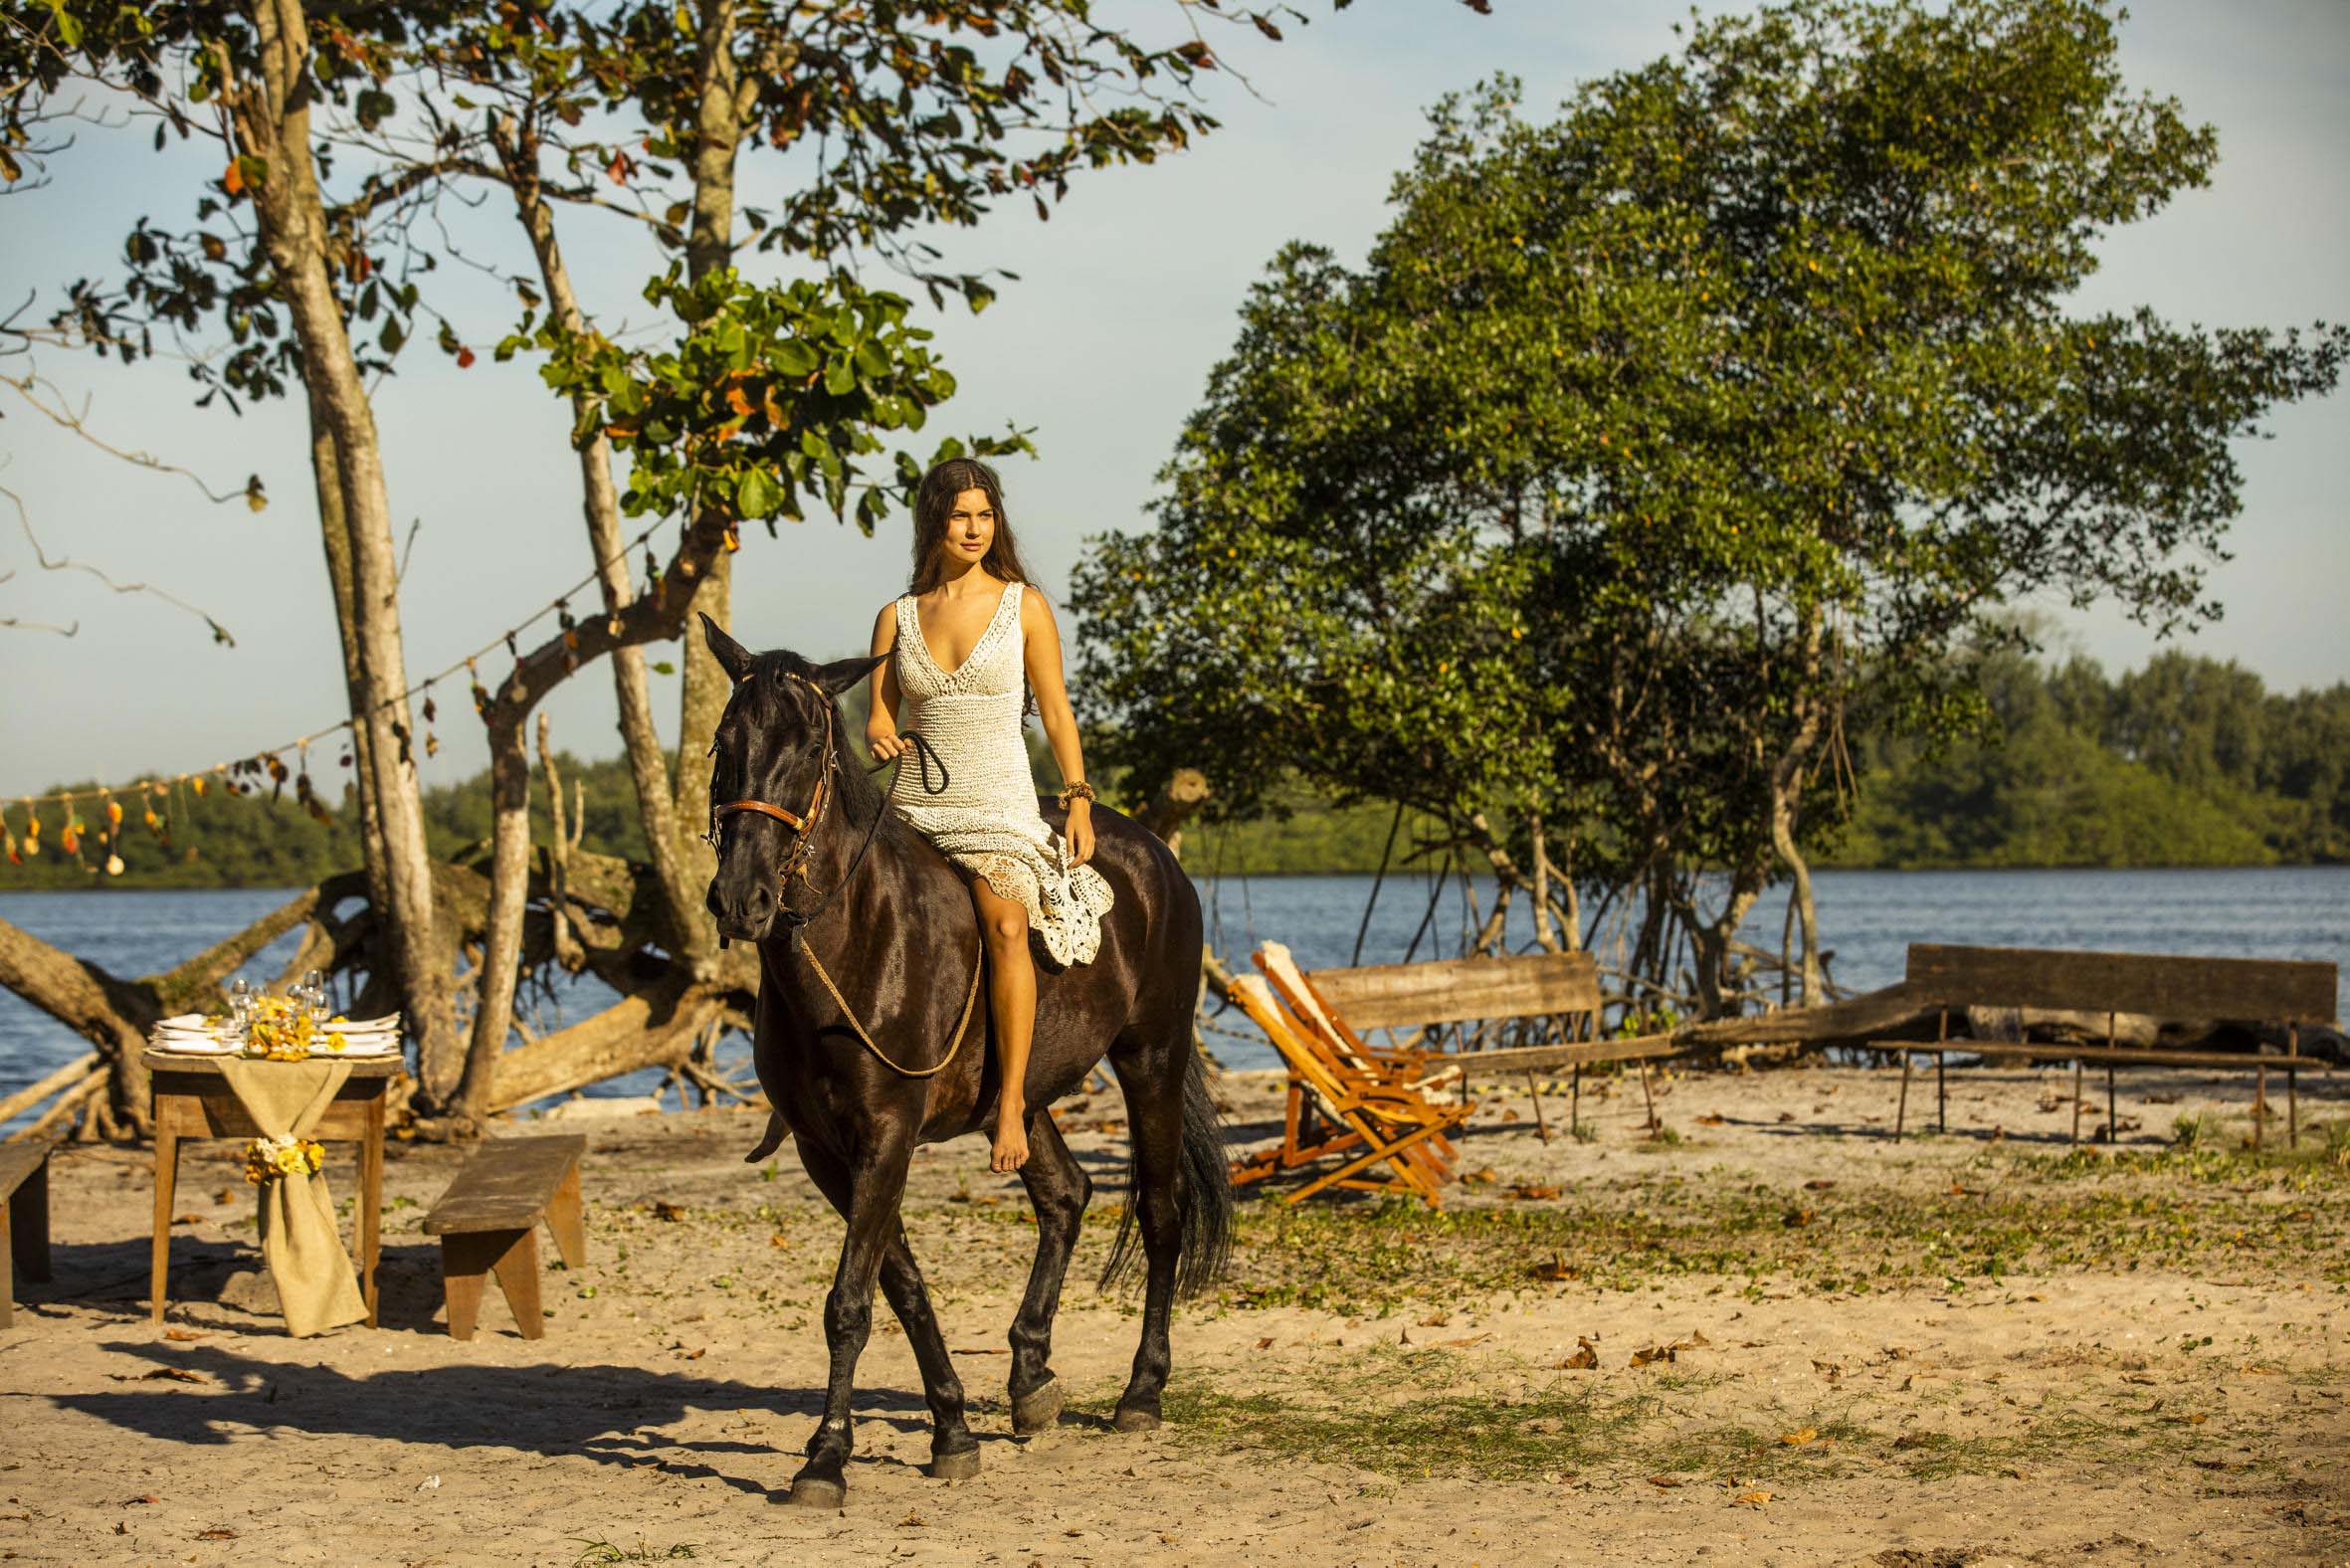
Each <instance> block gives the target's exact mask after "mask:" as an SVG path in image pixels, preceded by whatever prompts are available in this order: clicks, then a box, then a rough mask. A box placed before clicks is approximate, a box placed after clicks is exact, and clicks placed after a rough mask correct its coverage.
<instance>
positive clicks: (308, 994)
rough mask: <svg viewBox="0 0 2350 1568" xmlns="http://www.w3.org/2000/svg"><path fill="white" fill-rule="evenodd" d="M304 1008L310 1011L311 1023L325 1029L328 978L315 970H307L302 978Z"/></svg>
mask: <svg viewBox="0 0 2350 1568" xmlns="http://www.w3.org/2000/svg"><path fill="white" fill-rule="evenodd" d="M301 992H302V1006H304V1007H306V1008H307V1009H309V1014H310V1022H311V1023H312V1024H315V1025H317V1026H318V1027H319V1028H321V1029H323V1028H324V1027H325V1025H326V1016H327V1014H326V976H325V975H324V974H322V973H321V972H319V971H318V970H315V969H305V970H303V971H302V977H301Z"/></svg>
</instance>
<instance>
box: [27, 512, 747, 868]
mask: <svg viewBox="0 0 2350 1568" xmlns="http://www.w3.org/2000/svg"><path fill="white" fill-rule="evenodd" d="M668 520H669V519H666V518H665V519H662V520H661V521H657V522H655V523H654V524H653V525H652V526H650V527H648V528H646V529H645V530H644V531H643V532H641V533H639V534H638V535H637V536H636V537H635V538H633V539H631V540H629V541H628V542H627V543H626V544H623V545H622V546H621V547H620V549H619V550H618V551H617V552H616V553H615V554H614V555H613V557H612V562H625V561H626V560H627V559H628V555H629V552H630V551H632V550H635V549H638V548H640V547H642V548H643V550H644V552H645V577H646V581H647V584H648V585H649V587H658V586H659V584H660V582H661V575H662V574H661V564H660V561H659V559H658V557H657V556H656V555H655V553H654V549H653V545H652V540H653V536H654V535H655V534H656V533H658V532H659V531H660V530H661V529H662V527H664V526H665V525H666V524H667V522H668ZM738 543H739V541H738V540H737V539H736V537H735V535H734V533H733V530H731V529H729V530H728V533H727V538H726V547H727V548H728V549H729V550H732V549H735V548H737V547H738ZM612 562H598V563H597V566H596V569H595V570H594V571H591V572H590V573H589V574H588V575H587V576H586V577H584V578H582V579H581V580H580V581H579V582H578V583H575V584H574V585H572V587H570V588H569V589H567V590H565V591H564V592H563V593H560V594H557V595H556V596H555V597H554V598H552V599H550V600H548V601H547V602H546V603H545V604H543V605H541V606H540V607H539V608H538V609H537V610H535V611H533V612H531V614H530V615H528V616H527V617H525V618H524V619H523V620H521V621H519V622H517V623H515V624H514V625H513V626H510V627H508V628H507V629H506V630H505V631H503V632H501V633H499V634H498V635H497V636H496V637H493V638H491V639H490V640H489V641H488V642H486V643H484V644H483V645H482V646H481V647H480V648H477V649H475V650H474V651H473V652H472V653H470V654H467V655H466V656H464V657H463V658H461V659H459V660H457V661H456V662H455V663H453V664H451V665H450V666H449V667H448V668H446V669H444V670H440V671H437V672H436V673H434V674H433V675H430V676H427V677H426V678H425V679H424V680H423V681H421V682H418V683H417V684H415V685H414V686H409V687H408V689H407V690H405V691H403V692H401V693H400V694H399V695H398V696H397V697H394V698H389V699H387V703H386V705H393V704H398V705H400V706H402V707H403V708H404V707H405V705H406V704H407V703H408V702H409V701H410V700H411V699H412V698H415V697H418V696H420V695H421V696H422V697H423V704H422V714H421V716H422V717H423V719H424V725H425V746H424V749H425V755H426V756H428V757H433V756H438V755H439V754H440V751H441V741H440V737H439V735H438V734H436V733H435V731H434V725H435V724H436V723H437V722H438V721H439V718H440V706H439V703H438V702H437V701H436V700H435V698H434V696H433V687H434V686H435V685H436V684H437V683H439V682H441V681H444V680H447V679H448V678H449V677H451V676H454V675H455V674H457V673H458V672H459V671H460V670H462V671H464V672H465V673H466V679H467V683H468V685H469V686H470V687H471V689H472V693H473V699H474V711H475V712H477V713H480V714H482V715H483V716H484V717H487V716H488V715H489V709H490V691H489V688H488V687H486V686H484V685H483V682H482V672H481V666H480V660H481V659H482V657H483V656H484V655H486V654H488V653H490V651H492V650H493V649H495V648H497V647H498V646H499V645H500V644H503V645H504V647H505V650H506V652H507V654H508V655H510V656H511V657H512V658H513V660H514V662H515V664H516V665H517V666H519V664H520V663H521V658H522V653H521V644H520V637H521V634H522V633H524V632H526V631H528V630H529V629H530V628H531V627H532V626H534V625H536V624H537V623H538V622H540V621H542V620H544V619H545V618H546V617H548V616H549V615H552V616H554V617H556V621H557V624H558V626H559V627H560V628H561V630H562V635H563V649H564V656H563V663H564V669H565V671H566V673H570V672H575V671H576V670H577V669H578V667H579V659H578V648H579V632H578V622H577V621H576V619H575V618H574V617H573V616H572V614H571V606H570V600H571V596H572V595H573V594H576V593H580V592H582V591H584V590H586V589H588V588H590V587H593V586H594V585H596V584H597V583H598V582H599V581H600V573H601V572H602V571H603V569H604V567H605V566H606V565H609V564H611V563H612ZM607 625H608V629H609V630H610V632H611V634H612V635H613V636H615V637H617V636H618V635H619V633H620V620H619V617H618V615H617V614H614V615H612V616H611V617H610V618H609V620H608V623H607ZM351 729H352V720H350V719H347V718H346V719H343V720H340V721H339V722H337V723H334V724H330V725H327V726H326V727H325V728H323V729H321V730H317V731H315V732H313V733H311V734H307V735H302V736H299V737H297V738H295V739H294V740H291V741H288V742H287V743H286V744H284V745H280V746H272V747H269V748H267V749H266V750H262V751H257V752H253V753H251V754H250V755H247V756H244V757H240V758H237V759H236V760H234V761H230V762H218V763H214V764H213V765H212V766H211V767H209V768H198V769H193V770H191V771H189V772H186V773H179V774H170V775H163V776H159V777H154V778H147V779H140V780H137V781H135V782H133V783H129V784H120V785H109V784H103V783H100V784H97V785H94V786H92V787H90V788H87V789H74V790H53V791H51V792H49V793H47V794H42V795H24V796H19V797H18V802H19V804H21V805H22V806H23V807H24V808H25V829H24V832H23V834H22V835H21V836H20V835H19V834H18V833H17V832H16V831H15V828H14V826H13V825H12V824H10V823H9V822H8V820H7V816H6V813H5V812H4V811H0V854H5V855H6V856H7V858H8V862H9V864H11V865H14V866H22V865H24V864H25V863H26V862H27V861H32V860H38V859H39V858H40V856H41V849H42V831H43V830H42V824H41V807H42V806H43V805H45V804H46V805H55V806H57V807H59V808H60V811H61V813H62V816H63V819H64V820H63V822H62V823H61V824H60V826H59V829H58V834H57V844H58V848H59V849H60V850H61V851H63V852H64V854H65V855H66V856H68V857H69V858H71V859H73V860H75V861H77V862H79V863H80V864H81V865H82V867H83V869H84V870H86V871H88V872H89V873H90V874H91V875H92V876H94V877H95V876H98V875H99V874H100V873H101V872H103V873H104V874H105V875H108V876H117V877H118V876H120V875H121V874H122V872H123V870H124V864H123V861H122V855H121V849H122V843H121V829H122V821H123V817H124V810H123V807H122V805H121V803H120V801H119V800H118V799H117V798H116V797H117V796H130V797H132V798H134V799H137V800H138V801H139V803H140V807H139V809H140V815H141V818H142V820H143V821H144V823H145V825H146V829H147V831H148V832H149V833H150V834H152V835H153V836H154V838H155V840H156V842H157V843H158V844H160V845H161V846H162V847H163V849H164V851H165V852H166V853H167V854H176V853H178V851H177V849H176V847H175V845H174V842H173V839H172V834H171V818H170V811H171V802H172V798H173V795H174V792H175V791H177V790H178V789H180V788H181V787H182V786H185V787H186V788H187V790H188V791H189V793H190V794H192V795H194V796H195V797H196V798H197V799H203V798H204V797H205V796H206V795H207V794H208V793H209V792H210V791H211V789H212V788H213V786H214V784H215V783H216V782H217V783H218V785H219V786H220V788H221V789H222V790H224V791H225V792H227V793H229V794H233V795H251V794H255V793H257V792H258V791H259V790H260V789H261V788H262V783H263V781H264V780H265V779H266V780H268V782H269V786H270V800H271V802H272V803H273V804H275V803H277V802H279V801H281V800H283V799H284V797H285V794H286V786H287V784H288V783H289V782H291V783H292V784H293V785H294V801H295V803H296V804H298V805H299V806H300V807H301V808H302V809H303V810H304V811H305V812H307V813H308V814H309V815H310V816H311V817H312V818H314V819H315V820H316V821H317V822H319V823H320V824H321V825H324V826H329V827H331V826H333V824H334V822H335V817H334V814H333V812H332V811H331V810H330V809H329V808H328V807H327V805H326V802H325V800H324V799H323V798H322V797H321V796H320V795H319V794H318V792H317V789H316V787H315V786H314V785H313V783H312V782H311V779H310V767H309V747H310V745H311V743H312V742H314V741H318V740H322V739H324V738H325V737H327V736H331V735H335V734H338V733H342V732H346V731H350V730H351ZM393 731H394V733H395V734H396V735H397V736H398V737H399V742H400V748H401V758H402V760H403V761H405V760H409V752H408V746H409V730H408V727H407V725H406V724H404V723H395V724H394V726H393ZM342 745H343V749H342V751H341V752H340V754H339V755H338V756H337V757H336V762H337V764H338V765H339V766H341V767H345V768H348V767H351V766H352V765H353V758H354V752H353V750H352V748H351V744H350V742H349V741H348V740H345V741H344V742H342ZM287 752H293V753H294V754H295V758H296V768H292V769H290V768H289V767H288V766H287V762H286V757H285V753H287ZM85 801H91V802H97V803H98V809H99V811H100V812H101V813H102V814H103V817H104V826H103V828H102V830H101V831H100V832H99V833H98V834H94V833H93V831H92V824H90V823H89V822H86V821H85V820H84V819H83V817H82V814H81V812H80V811H79V810H78V809H77V808H78V806H79V804H80V803H82V802H85ZM153 802H160V803H161V804H162V808H163V809H162V810H161V811H160V812H158V811H157V810H156V807H155V805H154V804H153ZM86 841H90V842H92V844H93V848H94V850H96V849H102V850H103V851H104V852H105V853H104V857H103V859H102V860H100V861H92V860H90V859H88V858H86V857H85V856H84V855H83V853H82V847H83V845H84V843H85V842H86ZM186 856H187V858H188V859H189V860H194V859H195V858H196V850H195V847H194V846H190V847H189V848H188V850H187V851H186Z"/></svg>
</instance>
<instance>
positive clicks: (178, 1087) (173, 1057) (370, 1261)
mask: <svg viewBox="0 0 2350 1568" xmlns="http://www.w3.org/2000/svg"><path fill="white" fill-rule="evenodd" d="M220 1060H221V1059H219V1058H217V1057H192V1056H181V1055H179V1054H177V1053H167V1052H159V1051H148V1052H146V1053H145V1054H143V1055H142V1056H141V1057H140V1058H139V1063H140V1065H141V1066H142V1067H144V1068H145V1069H146V1070H147V1072H148V1073H149V1074H151V1075H152V1076H153V1079H154V1090H155V1100H154V1105H155V1243H154V1256H153V1262H152V1266H151V1272H152V1278H153V1284H152V1287H151V1290H150V1301H149V1304H150V1306H151V1308H152V1310H151V1312H150V1314H149V1315H150V1316H151V1317H152V1318H153V1319H154V1321H156V1322H158V1323H160V1322H161V1321H163V1300H164V1286H165V1281H166V1278H167V1276H168V1275H169V1274H170V1272H171V1205H172V1196H173V1194H174V1192H175V1190H176V1189H177V1187H178V1185H179V1145H180V1140H181V1139H183V1138H248V1139H250V1138H258V1137H260V1136H261V1128H259V1127H257V1126H255V1125H254V1124H253V1118H252V1117H251V1116H249V1115H247V1114H246V1112H245V1106H244V1105H243V1104H242V1103H241V1102H240V1101H239V1100H238V1098H237V1096H236V1094H235V1092H234V1091H233V1090H231V1089H230V1087H229V1085H228V1082H227V1080H226V1079H224V1078H222V1077H221V1072H220ZM350 1064H351V1076H350V1078H347V1079H345V1080H344V1082H343V1085H342V1087H341V1088H339V1089H336V1090H335V1091H334V1098H333V1099H332V1100H331V1101H330V1102H329V1103H328V1104H327V1106H326V1111H325V1114H323V1115H322V1116H320V1117H319V1118H318V1125H317V1126H316V1127H314V1128H312V1129H311V1131H310V1134H309V1135H310V1136H311V1137H312V1138H315V1139H316V1140H317V1141H318V1142H320V1143H356V1144H358V1145H359V1248H358V1251H359V1294H360V1296H361V1298H362V1299H364V1300H365V1301H366V1303H367V1326H368V1327H370V1328H373V1327H374V1326H375V1265H376V1257H377V1254H378V1252H379V1251H380V1245H379V1244H380V1241H381V1229H382V1222H383V1124H384V1099H385V1096H386V1094H387V1092H388V1091H389V1090H390V1088H391V1086H392V1078H393V1076H394V1075H395V1074H397V1073H398V1072H399V1071H400V1066H401V1062H400V1058H399V1057H398V1056H396V1055H395V1056H385V1057H353V1058H351V1059H350Z"/></svg>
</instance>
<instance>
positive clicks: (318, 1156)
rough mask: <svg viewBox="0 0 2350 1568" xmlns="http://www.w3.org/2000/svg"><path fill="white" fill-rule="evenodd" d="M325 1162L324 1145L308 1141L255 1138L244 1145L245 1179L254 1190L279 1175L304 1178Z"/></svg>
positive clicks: (290, 1138)
mask: <svg viewBox="0 0 2350 1568" xmlns="http://www.w3.org/2000/svg"><path fill="white" fill-rule="evenodd" d="M325 1163H326V1146H325V1145H324V1144H322V1143H318V1142H315V1141H313V1140H311V1139H309V1138H296V1137H291V1136H289V1137H282V1138H255V1139H254V1140H253V1141H252V1142H251V1143H248V1144H246V1145H245V1179H246V1180H247V1181H249V1182H251V1183H253V1184H254V1185H255V1186H256V1187H259V1186H261V1185H263V1184H264V1183H266V1182H273V1181H276V1180H277V1179H278V1178H279V1177H281V1176H307V1175H309V1174H310V1173H311V1172H313V1171H315V1170H317V1169H318V1168H319V1167H320V1166H322V1165H324V1164H325Z"/></svg>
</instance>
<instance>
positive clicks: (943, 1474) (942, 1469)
mask: <svg viewBox="0 0 2350 1568" xmlns="http://www.w3.org/2000/svg"><path fill="white" fill-rule="evenodd" d="M927 1473H928V1474H929V1476H930V1478H931V1479H932V1480H969V1479H970V1478H971V1477H972V1476H974V1475H976V1474H978V1473H979V1448H978V1446H977V1445H976V1444H974V1445H973V1446H972V1447H970V1448H967V1449H962V1450H959V1451H957V1452H956V1453H953V1454H933V1455H931V1456H930V1464H929V1467H928V1470H927Z"/></svg>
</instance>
